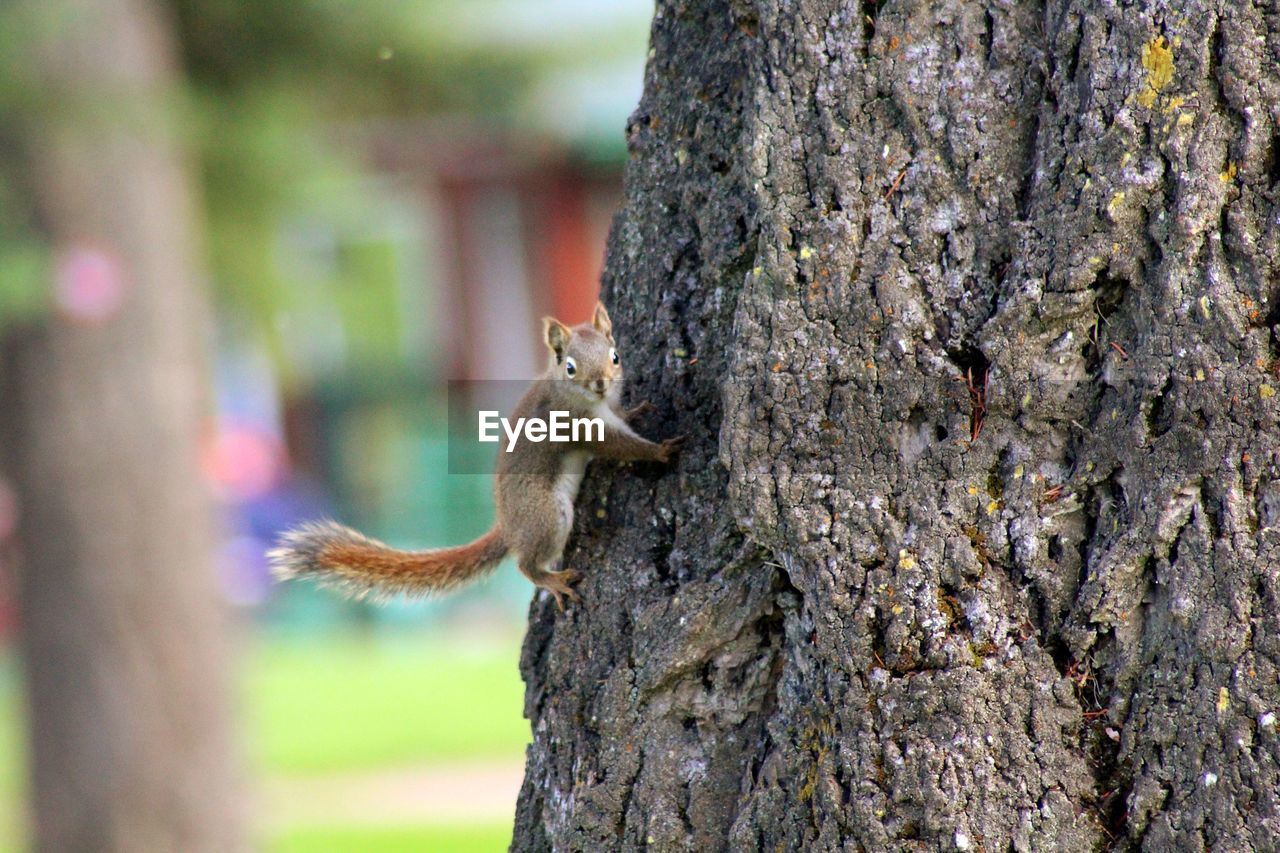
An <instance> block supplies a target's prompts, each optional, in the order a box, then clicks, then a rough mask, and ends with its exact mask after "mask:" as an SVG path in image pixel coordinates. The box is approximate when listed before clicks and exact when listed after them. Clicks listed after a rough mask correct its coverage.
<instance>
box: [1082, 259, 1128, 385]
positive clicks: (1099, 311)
mask: <svg viewBox="0 0 1280 853" xmlns="http://www.w3.org/2000/svg"><path fill="white" fill-rule="evenodd" d="M1128 286H1129V283H1128V282H1127V281H1125V280H1124V279H1122V278H1117V277H1116V276H1114V275H1112V274H1111V270H1110V269H1106V270H1103V271H1102V272H1099V273H1098V276H1097V278H1095V279H1094V280H1093V284H1091V285H1089V289H1090V290H1092V291H1093V313H1094V314H1095V315H1096V317H1097V319H1096V320H1095V321H1094V324H1093V327H1092V328H1091V329H1090V331H1089V339H1088V340H1087V341H1086V342H1085V345H1084V347H1083V348H1082V349H1081V355H1083V356H1084V361H1085V366H1086V368H1087V369H1088V371H1089V372H1090V373H1097V372H1098V368H1099V367H1100V366H1101V365H1102V356H1103V348H1104V347H1105V346H1107V344H1104V343H1103V341H1102V337H1103V331H1104V329H1105V327H1106V326H1107V324H1108V321H1109V320H1110V319H1111V317H1112V315H1114V314H1115V313H1116V312H1117V311H1119V310H1120V306H1121V304H1122V303H1123V302H1124V295H1125V291H1126V290H1127V289H1128Z"/></svg>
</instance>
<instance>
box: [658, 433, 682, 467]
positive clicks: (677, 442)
mask: <svg viewBox="0 0 1280 853" xmlns="http://www.w3.org/2000/svg"><path fill="white" fill-rule="evenodd" d="M684 443H685V436H683V435H677V436H676V437H675V438H668V439H666V440H665V441H663V442H662V443H661V444H660V445H659V446H660V447H661V448H662V451H661V456H660V461H662V462H670V461H671V460H672V459H674V458H675V457H676V456H677V455H679V453H680V448H681V447H683V446H684Z"/></svg>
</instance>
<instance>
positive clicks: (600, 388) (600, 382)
mask: <svg viewBox="0 0 1280 853" xmlns="http://www.w3.org/2000/svg"><path fill="white" fill-rule="evenodd" d="M596 391H598V392H599V393H601V394H603V393H604V380H603V379H597V380H596Z"/></svg>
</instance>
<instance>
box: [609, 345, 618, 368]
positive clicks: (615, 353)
mask: <svg viewBox="0 0 1280 853" xmlns="http://www.w3.org/2000/svg"><path fill="white" fill-rule="evenodd" d="M609 360H610V361H612V362H613V363H614V364H617V363H618V351H617V350H616V349H611V350H609Z"/></svg>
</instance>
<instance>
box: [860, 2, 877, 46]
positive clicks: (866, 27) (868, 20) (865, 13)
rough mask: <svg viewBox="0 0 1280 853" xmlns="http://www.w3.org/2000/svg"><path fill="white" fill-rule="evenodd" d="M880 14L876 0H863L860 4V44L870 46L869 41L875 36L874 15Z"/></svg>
mask: <svg viewBox="0 0 1280 853" xmlns="http://www.w3.org/2000/svg"><path fill="white" fill-rule="evenodd" d="M878 14H880V3H879V2H878V0H863V2H862V43H863V45H870V44H871V39H872V38H874V37H875V34H876V15H878Z"/></svg>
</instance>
